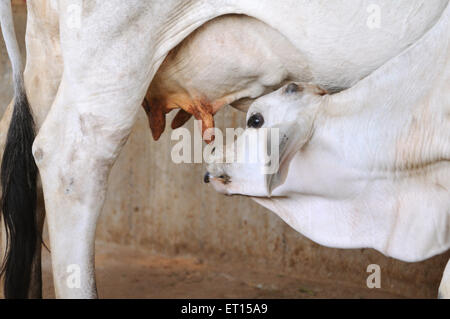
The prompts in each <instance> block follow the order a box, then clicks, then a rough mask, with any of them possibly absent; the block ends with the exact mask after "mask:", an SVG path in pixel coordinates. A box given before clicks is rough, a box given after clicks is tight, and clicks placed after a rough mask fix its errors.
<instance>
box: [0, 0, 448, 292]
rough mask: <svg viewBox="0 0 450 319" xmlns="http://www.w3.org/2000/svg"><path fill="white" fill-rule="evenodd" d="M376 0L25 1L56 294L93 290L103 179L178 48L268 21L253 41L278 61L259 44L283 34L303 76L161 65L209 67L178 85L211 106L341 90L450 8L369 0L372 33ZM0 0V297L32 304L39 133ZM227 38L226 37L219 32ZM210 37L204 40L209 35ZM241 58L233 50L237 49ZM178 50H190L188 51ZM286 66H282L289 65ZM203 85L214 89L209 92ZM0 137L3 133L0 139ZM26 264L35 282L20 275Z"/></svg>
mask: <svg viewBox="0 0 450 319" xmlns="http://www.w3.org/2000/svg"><path fill="white" fill-rule="evenodd" d="M372 2H373V1H363V0H360V1H358V2H353V3H352V4H349V3H348V2H347V1H335V2H330V1H319V0H317V1H314V2H311V1H294V0H286V1H279V2H276V3H274V2H273V1H270V0H264V1H258V2H256V1H251V0H245V1H243V0H240V1H238V0H215V1H201V0H192V1H188V2H181V1H175V0H171V1H164V2H163V3H158V4H155V3H154V2H152V1H138V0H130V1H119V0H110V1H107V2H106V1H105V2H97V1H73V0H72V1H69V0H60V1H28V9H29V11H28V23H29V25H28V27H27V38H26V42H27V65H26V68H25V88H26V93H27V95H28V97H29V100H30V104H31V105H30V106H31V108H32V111H33V115H34V120H35V122H36V126H37V127H38V128H40V130H39V134H38V135H37V137H36V139H35V141H34V144H33V155H34V159H35V160H36V163H37V166H38V167H39V172H40V176H41V179H42V185H43V189H44V193H45V207H46V212H47V217H48V218H47V221H48V226H49V234H50V244H51V250H52V263H53V274H54V282H55V289H56V295H57V296H58V297H73V298H76V297H79V298H86V297H96V295H97V293H96V287H95V277H94V262H93V261H94V235H95V227H96V221H97V217H98V214H99V212H100V209H101V207H102V205H103V201H104V195H105V191H106V185H107V177H108V174H109V171H110V168H111V166H112V164H113V163H114V161H115V159H116V158H117V155H118V153H119V152H120V150H121V147H122V146H123V144H124V143H125V141H126V139H127V137H128V135H129V133H130V130H131V127H132V125H133V123H134V122H135V117H136V114H137V110H138V108H139V107H140V104H141V101H142V100H143V98H144V96H145V94H146V91H147V89H148V87H149V85H150V83H151V82H152V79H153V78H154V76H155V73H156V72H157V70H158V69H159V67H160V65H161V64H162V62H163V61H164V59H165V58H166V56H168V55H169V52H170V51H171V50H172V49H173V48H174V47H175V46H176V45H177V44H179V43H180V42H181V41H182V40H183V39H185V38H186V37H187V36H188V35H189V34H191V33H192V32H193V31H194V30H195V29H196V28H198V27H199V26H201V25H204V24H205V23H206V22H208V21H210V20H213V19H214V18H216V17H219V16H223V15H226V14H243V15H246V16H249V17H253V18H254V19H256V20H257V21H260V22H262V23H264V24H265V27H264V28H266V29H267V26H270V28H271V29H273V30H276V31H277V32H274V31H273V30H272V31H270V32H271V34H272V36H270V37H267V38H266V41H267V42H261V45H263V46H264V47H265V48H267V49H268V50H269V51H268V53H269V54H268V55H267V57H269V58H271V57H273V58H279V56H278V54H279V52H274V51H270V50H272V49H273V46H271V45H268V44H267V43H270V42H272V41H273V40H275V39H274V38H273V36H275V37H276V40H278V39H280V38H279V35H282V37H283V39H282V42H283V45H285V43H287V42H289V45H290V46H292V48H293V52H298V55H296V54H294V55H292V58H293V61H291V62H290V64H297V65H301V66H302V69H301V72H297V73H296V74H297V75H296V74H295V72H291V73H292V74H294V77H293V78H290V77H289V76H291V75H292V74H291V73H289V72H288V73H289V74H288V75H289V76H287V75H286V74H284V72H281V76H280V77H278V78H275V79H273V78H271V77H270V75H271V72H272V71H273V69H272V68H268V69H264V68H262V69H258V70H257V71H258V72H256V75H257V76H254V77H250V78H247V79H246V81H238V82H239V85H238V86H237V87H235V86H234V85H232V84H233V83H232V84H231V85H230V84H229V83H228V84H227V85H223V84H224V83H226V82H225V80H227V79H230V77H233V76H234V77H236V76H237V79H238V80H239V79H241V78H242V79H245V77H246V75H248V71H249V70H248V69H244V68H242V64H240V63H241V62H242V61H240V59H236V55H234V56H233V57H232V58H233V59H232V60H227V54H226V53H227V52H229V51H227V50H223V51H220V50H217V51H218V52H219V53H222V54H217V53H218V52H217V51H214V50H211V51H210V52H211V53H212V54H207V55H206V57H205V59H203V60H201V61H202V62H205V63H207V64H205V65H204V67H202V64H201V62H199V61H198V60H197V62H196V63H191V64H189V63H188V64H187V65H189V66H190V67H189V68H188V69H187V70H186V69H177V67H176V66H175V64H172V65H171V64H170V63H169V64H167V65H166V67H167V70H175V71H176V72H175V75H174V76H175V77H178V78H180V77H179V76H180V74H184V75H185V76H186V74H189V72H193V71H196V72H197V71H198V70H202V72H203V71H206V70H208V71H209V72H211V70H213V73H211V74H209V77H203V76H202V77H200V78H197V79H196V81H198V82H196V83H194V84H195V85H192V86H191V85H188V84H187V83H186V84H182V85H179V86H178V87H176V90H180V89H185V90H186V91H187V92H188V95H189V97H190V98H191V99H192V100H193V101H196V100H197V94H199V93H200V96H206V97H209V101H208V103H214V102H216V100H223V99H224V98H225V97H229V98H228V99H226V102H227V103H233V102H235V101H234V99H242V98H256V97H258V96H259V95H261V94H264V93H266V92H267V90H268V89H274V88H278V87H279V86H281V85H282V84H283V83H284V82H285V81H286V80H304V79H305V78H306V79H308V78H310V79H311V80H314V81H316V82H317V83H319V84H321V85H324V86H330V87H340V88H342V87H347V86H349V85H351V84H353V83H355V82H356V81H358V80H359V79H360V78H362V77H364V76H366V75H367V74H369V73H370V72H372V71H373V70H374V69H376V68H377V67H379V66H380V65H382V64H383V63H384V62H385V61H387V60H389V59H390V58H392V57H393V56H395V55H397V54H398V53H399V52H401V51H403V50H404V49H405V48H406V47H408V46H409V45H411V44H412V43H414V42H415V41H416V40H417V39H418V38H420V37H421V36H422V35H423V34H424V33H425V32H426V31H427V30H428V29H429V28H431V27H432V26H433V25H434V24H435V22H436V21H437V19H438V18H439V16H440V15H441V13H442V11H443V9H444V8H445V7H446V6H447V4H448V1H447V0H434V1H425V0H414V1H410V0H402V1H398V2H395V3H392V2H391V1H388V0H380V1H378V2H377V4H378V6H379V9H381V13H382V14H381V17H382V19H383V20H382V21H381V22H380V23H381V24H380V28H379V29H377V28H375V29H373V28H371V27H369V26H368V24H367V22H368V18H369V17H370V12H367V9H368V8H369V6H370V5H371V4H372ZM0 5H1V7H0V21H1V25H2V31H3V33H4V34H5V40H6V44H7V48H8V52H9V54H10V57H11V60H12V62H13V65H14V66H15V67H14V71H15V72H14V74H15V83H16V88H17V89H16V95H15V96H16V98H15V101H14V104H11V106H10V108H9V109H8V111H7V112H6V115H5V117H4V121H3V120H2V124H4V123H9V121H10V120H11V119H12V121H11V123H12V124H11V126H10V128H9V132H8V140H7V142H6V147H5V155H4V157H3V163H2V191H3V194H2V197H3V202H2V208H3V215H4V216H5V217H6V218H5V220H6V222H7V224H8V223H9V224H8V229H9V230H10V233H9V234H8V239H9V245H10V246H9V254H8V258H9V259H8V262H7V264H6V266H7V267H6V283H5V286H6V289H5V293H6V295H7V296H9V297H25V296H27V295H28V296H38V295H39V291H38V290H39V289H36V288H35V287H36V285H33V280H36V278H40V277H39V276H40V274H38V272H39V260H38V259H39V257H38V254H36V253H35V251H36V249H35V248H36V247H35V246H37V247H38V249H40V244H39V233H40V231H41V230H40V228H41V226H42V220H43V215H42V213H40V214H38V216H37V217H36V216H35V214H34V212H33V210H34V207H33V206H34V205H35V204H34V203H35V198H34V195H33V194H34V188H35V186H34V183H35V177H34V175H35V168H34V164H33V160H32V158H31V157H30V150H31V143H32V141H33V135H32V133H33V130H32V128H33V125H32V119H31V116H30V107H29V106H28V104H27V103H26V100H25V92H24V85H23V81H22V80H21V69H22V68H21V65H20V64H19V63H18V61H19V54H18V51H17V50H16V49H15V39H14V36H13V33H14V32H13V28H12V24H11V13H10V11H11V10H10V7H9V1H8V0H0ZM260 24H261V23H259V25H260ZM236 29H238V27H236ZM223 30H224V32H226V30H227V28H223ZM256 33H257V32H254V33H253V35H255V34H256ZM215 34H217V32H216V33H215ZM243 34H252V32H249V31H247V32H243ZM278 34H279V35H278ZM251 39H254V38H253V37H252V38H251ZM251 39H250V38H248V37H243V38H242V39H240V41H241V42H244V44H245V40H248V41H250V40H251ZM258 39H263V38H261V37H259V38H258ZM207 40H210V39H208V38H207V37H206V38H204V41H207ZM243 40H244V41H243ZM200 42H201V41H200ZM203 43H204V42H203ZM210 43H212V44H220V43H221V39H220V38H217V37H216V38H215V39H214V41H210ZM230 43H233V42H232V41H228V42H227V41H225V44H227V45H230ZM256 43H257V42H256ZM200 44H201V43H200ZM200 44H199V45H200ZM194 47H195V46H194ZM211 47H212V48H215V47H216V46H214V45H212V46H211ZM243 49H244V51H245V46H244V47H243ZM282 51H283V50H282ZM172 52H173V51H172ZM182 52H183V50H182V51H181V53H182ZM186 52H187V51H186ZM204 52H205V51H203V53H204ZM256 52H258V50H256ZM282 53H283V52H282ZM235 54H238V56H239V52H237V53H236V52H235ZM181 56H184V54H183V53H182V54H181ZM186 56H192V52H191V53H189V52H188V53H186ZM194 56H195V55H194ZM216 57H217V58H218V60H215V58H216ZM256 57H257V59H259V57H260V56H259V55H257V56H256ZM174 59H175V60H176V59H177V57H174ZM282 60H284V59H282ZM181 61H184V60H183V59H181ZM218 61H219V63H218ZM230 61H234V62H232V63H230V64H229V65H230V66H229V67H227V69H221V68H220V66H221V65H223V64H222V63H221V62H230ZM52 63H54V64H55V65H56V67H53V66H52ZM283 63H284V64H283ZM283 63H281V65H280V68H281V69H287V70H291V69H289V68H286V64H285V63H286V62H283ZM261 65H264V64H261ZM261 65H259V64H258V68H259V67H260V66H261ZM233 66H234V67H233ZM244 66H245V65H244ZM228 68H230V69H229V70H228ZM254 68H255V67H253V69H252V68H250V71H251V70H253V71H254ZM190 70H193V71H190ZM214 70H217V73H215V72H214ZM224 70H228V71H227V72H224ZM162 71H163V72H162V74H161V75H160V77H158V78H159V79H161V82H159V83H162V84H163V85H162V86H160V89H159V90H157V91H156V92H159V93H161V92H163V91H164V88H165V85H166V84H167V83H169V84H170V83H171V82H170V77H166V76H165V75H164V68H162ZM186 71H187V73H183V72H186ZM277 71H279V70H277ZM180 72H181V73H180ZM239 72H241V73H239ZM305 74H306V75H305ZM268 75H269V76H268ZM205 78H208V79H213V80H214V81H217V82H214V83H211V82H207V83H206V84H207V85H206V84H205V83H204V81H205V80H204V79H205ZM202 81H203V82H202ZM155 83H158V80H156V82H155ZM189 84H192V82H191V83H189ZM211 84H212V85H211ZM221 85H223V86H221ZM36 88H38V89H36ZM218 88H219V89H218ZM249 88H250V89H249ZM193 89H197V91H198V89H200V92H195V90H193ZM236 92H239V94H235V93H236ZM169 93H170V92H169ZM175 93H176V92H175ZM155 94H156V93H155ZM233 96H234V98H230V97H233ZM50 106H51V109H50ZM180 106H181V107H182V108H183V109H189V108H187V106H186V105H180ZM151 107H152V106H151V105H150V109H151ZM49 109H50V111H49ZM194 109H195V108H194ZM48 111H49V113H48V115H47V112H48ZM192 113H194V115H195V112H194V111H192ZM42 123H43V124H42ZM41 125H42V126H41ZM3 134H4V132H0V137H4V135H3ZM1 142H2V141H1V140H0V143H1ZM35 223H37V224H38V227H37V228H38V230H37V231H36V230H35V227H34V224H35ZM11 230H13V231H12V232H11ZM21 245H24V246H23V247H22V246H21ZM33 260H34V261H33ZM31 263H33V265H31ZM8 265H9V266H8ZM13 265H14V267H13ZM73 265H76V267H79V270H80V271H81V274H82V276H81V285H80V287H79V288H76V287H75V288H74V287H69V286H68V285H66V279H67V276H68V275H69V273H68V269H72V268H70V267H72V266H73ZM8 267H9V268H8ZM30 269H32V271H33V274H32V276H31V281H32V285H31V287H29V282H30V278H27V275H26V274H27V273H29V271H30ZM24 274H25V275H24ZM37 286H38V285H37Z"/></svg>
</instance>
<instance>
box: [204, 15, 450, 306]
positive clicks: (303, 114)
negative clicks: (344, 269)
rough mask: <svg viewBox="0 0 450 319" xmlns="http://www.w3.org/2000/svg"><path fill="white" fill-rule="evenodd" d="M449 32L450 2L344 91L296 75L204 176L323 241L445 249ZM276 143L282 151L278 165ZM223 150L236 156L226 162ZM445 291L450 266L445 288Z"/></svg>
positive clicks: (253, 112)
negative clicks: (423, 30)
mask: <svg viewBox="0 0 450 319" xmlns="http://www.w3.org/2000/svg"><path fill="white" fill-rule="evenodd" d="M449 34H450V7H449V8H447V9H446V11H445V12H444V14H443V15H442V17H441V19H440V20H439V22H438V23H437V24H436V25H435V26H434V27H433V28H432V29H431V30H430V31H429V32H427V34H426V35H424V36H423V37H422V38H421V39H420V40H419V41H418V42H417V43H415V45H414V46H412V47H410V48H409V49H407V50H405V51H404V52H403V53H402V54H400V55H399V56H397V57H395V58H393V59H391V60H390V61H388V62H387V63H386V64H384V65H383V66H382V67H380V68H379V69H377V70H376V71H374V72H373V73H372V74H371V75H369V76H368V77H366V78H365V79H363V80H361V81H359V82H358V83H357V84H356V85H354V86H353V87H351V88H349V89H347V90H344V91H342V92H340V93H336V94H331V95H330V94H323V91H321V90H320V88H317V87H316V86H315V85H311V84H304V83H291V84H289V85H287V86H285V87H283V88H280V89H278V90H277V91H275V92H273V93H270V94H268V95H265V96H262V97H260V98H258V99H256V100H255V101H254V102H253V103H252V104H251V106H250V108H249V110H248V113H247V128H246V129H245V131H244V132H243V133H242V135H240V136H239V138H238V139H237V140H236V142H233V143H232V144H229V145H227V149H225V150H221V151H218V150H217V149H216V151H215V152H214V154H213V155H211V156H212V158H210V159H209V160H208V161H209V162H211V164H209V165H208V168H207V169H208V172H207V173H206V176H205V182H209V183H211V184H212V185H213V187H214V188H215V189H216V190H217V191H219V192H221V193H224V194H227V195H234V194H241V195H247V196H251V197H253V198H254V199H255V201H256V202H258V203H259V204H261V205H263V206H265V207H266V208H268V209H270V210H271V211H273V212H275V213H276V214H277V215H278V216H280V217H281V218H282V219H283V220H284V221H285V222H286V223H288V224H289V225H290V226H291V227H293V228H294V229H295V230H297V231H298V232H300V233H302V234H303V235H305V236H307V237H308V238H310V239H312V240H313V241H315V242H317V243H319V244H322V245H325V246H329V247H336V248H374V249H376V250H378V251H380V252H381V253H383V254H385V255H386V256H390V257H393V258H396V259H400V260H403V261H407V262H417V261H421V260H424V259H427V258H430V257H432V256H434V255H436V254H440V253H442V252H445V251H447V250H448V249H449V247H450V37H449ZM425 55H427V58H424V56H425ZM264 131H270V132H271V133H270V134H269V132H266V134H265V135H263V134H261V132H264ZM258 132H259V133H260V135H256V136H257V137H258V136H260V138H259V139H258V141H257V143H255V142H253V143H250V142H249V141H250V138H251V137H252V136H255V134H256V133H258ZM272 132H277V134H273V135H272ZM264 145H266V147H263V146H264ZM274 145H275V146H274ZM218 146H219V145H218ZM230 149H231V150H232V151H230ZM268 149H270V150H273V149H275V151H277V152H278V153H277V154H278V156H277V158H276V160H277V162H278V163H279V165H278V166H277V167H275V169H271V170H269V168H270V166H271V165H272V164H273V163H272V161H271V162H269V161H268V160H267V154H266V153H268V152H267V150H268ZM227 150H228V151H229V152H231V153H232V154H234V157H232V158H234V159H236V158H239V160H234V161H233V162H231V161H228V162H227V161H226V158H225V155H226V153H227ZM252 153H257V154H258V155H259V156H253V157H250V155H249V154H252ZM238 154H241V155H240V156H241V157H238ZM242 154H243V155H242ZM245 154H247V155H245ZM265 155H266V156H265ZM250 159H253V161H251V160H250ZM271 159H272V160H273V158H271ZM449 292H450V262H449V263H448V264H447V267H446V270H445V272H444V276H443V278H442V281H441V284H440V288H439V296H440V297H442V298H450V295H449Z"/></svg>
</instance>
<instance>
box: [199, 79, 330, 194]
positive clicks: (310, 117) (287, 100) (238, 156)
mask: <svg viewBox="0 0 450 319" xmlns="http://www.w3.org/2000/svg"><path fill="white" fill-rule="evenodd" d="M325 93H326V92H325V91H324V90H323V89H321V88H319V87H317V86H315V85H310V84H297V83H291V84H289V85H287V86H284V87H282V88H280V89H279V90H277V91H275V92H273V93H271V94H268V95H265V96H263V97H261V98H259V99H257V100H255V102H253V103H252V105H251V106H250V108H249V110H248V113H247V128H246V129H245V130H244V132H243V133H242V134H241V135H240V136H239V137H238V138H237V139H236V141H235V142H234V143H232V144H229V145H226V147H225V150H224V151H219V152H217V151H216V152H214V154H213V155H212V156H211V158H208V159H207V162H208V163H210V164H209V165H208V168H207V170H208V171H207V173H206V175H205V182H210V183H211V184H212V185H213V186H214V188H215V189H216V190H217V191H219V192H222V193H225V194H228V195H231V194H243V195H249V196H262V197H267V196H269V197H270V196H271V194H272V191H273V190H274V189H275V188H276V187H277V186H279V185H281V184H282V183H283V182H284V180H285V178H286V176H287V172H288V168H289V163H290V161H291V159H292V157H293V156H294V155H295V154H296V153H297V152H298V151H299V150H300V149H301V148H302V147H303V146H304V145H305V144H307V143H308V141H309V139H310V138H311V136H312V132H313V129H314V119H315V116H316V114H317V111H318V109H319V108H318V106H319V104H320V101H321V100H322V96H323V95H324V94H325ZM230 154H231V160H230Z"/></svg>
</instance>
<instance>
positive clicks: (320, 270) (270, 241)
mask: <svg viewBox="0 0 450 319" xmlns="http://www.w3.org/2000/svg"><path fill="white" fill-rule="evenodd" d="M22 33H23V32H22ZM22 33H20V34H21V36H22ZM1 54H2V55H1V62H2V63H1V65H0V81H1V82H0V85H1V86H0V87H2V88H5V91H8V90H9V89H8V86H5V83H6V82H5V81H6V80H7V77H5V76H4V72H5V71H4V70H5V64H4V63H5V58H4V56H5V53H4V50H3V51H2V52H1ZM8 94H10V93H8ZM5 96H7V94H5V93H3V92H2V94H0V101H1V103H0V104H1V106H4V105H5V104H6V103H7V102H8V100H9V98H8V97H5ZM216 121H217V124H218V126H219V127H236V126H243V125H244V124H245V123H244V114H242V113H239V112H238V111H235V110H233V109H231V108H227V109H225V110H222V111H221V112H220V113H219V114H218V115H217V117H216ZM187 127H189V128H190V129H192V128H193V123H192V121H190V122H189V123H187ZM170 133H171V131H170V130H168V131H166V132H165V134H164V135H163V136H162V138H161V140H160V141H158V142H154V141H153V140H152V138H151V134H150V130H149V128H148V124H147V121H146V117H145V114H144V112H141V113H140V116H139V119H138V121H137V123H136V125H135V127H134V129H133V132H132V134H131V136H130V138H129V140H128V143H127V144H126V146H125V149H124V151H123V152H122V154H121V155H120V157H119V159H118V161H117V163H116V165H115V166H114V168H113V171H112V173H111V176H110V183H109V191H108V195H107V201H106V204H105V207H104V209H103V213H102V215H101V218H100V220H99V225H98V231H97V239H98V240H99V241H106V242H114V243H118V244H122V245H128V246H134V247H139V248H143V249H146V250H148V251H149V253H150V252H156V253H163V254H167V255H194V256H197V257H199V258H203V259H207V260H213V261H219V262H230V263H234V262H242V263H245V264H247V265H248V267H252V268H259V269H266V270H267V271H268V272H279V273H289V274H295V275H298V276H299V277H305V278H309V277H314V278H318V279H319V280H323V281H341V282H346V283H350V284H353V285H357V286H360V287H365V284H366V278H367V275H368V274H367V273H366V267H367V265H369V264H372V263H376V264H379V265H380V266H381V270H382V287H383V288H384V289H387V290H389V291H392V292H395V293H398V294H401V295H404V296H410V297H435V296H436V293H437V287H438V285H439V280H440V277H441V275H442V272H443V269H444V267H445V263H446V261H447V260H448V258H449V257H450V252H447V253H446V254H444V255H441V256H437V257H434V258H432V259H430V260H427V261H425V262H422V263H415V264H408V263H404V262H400V261H396V260H393V259H391V258H387V257H384V256H382V255H381V254H380V253H378V252H376V251H374V250H371V249H356V250H339V249H331V248H326V247H322V246H319V245H317V244H315V243H313V242H311V241H310V240H308V239H307V238H305V237H303V236H302V235H300V234H299V233H297V232H295V231H294V230H292V229H291V228H290V227H289V226H287V225H286V224H285V223H284V222H283V221H282V220H281V219H279V218H278V217H277V216H276V215H274V214H273V213H271V212H270V211H268V210H266V209H264V208H262V207H260V206H259V205H257V204H256V203H254V202H253V201H252V200H251V199H249V198H245V197H225V196H223V195H219V194H217V193H216V192H215V191H213V190H212V189H211V187H210V186H209V187H208V185H204V184H203V182H202V176H203V174H204V172H205V169H204V167H203V165H202V164H179V165H177V164H174V163H173V162H172V161H171V158H170V151H171V147H172V146H173V145H174V144H175V142H174V141H171V140H170Z"/></svg>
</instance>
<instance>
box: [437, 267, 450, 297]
mask: <svg viewBox="0 0 450 319" xmlns="http://www.w3.org/2000/svg"><path fill="white" fill-rule="evenodd" d="M438 297H439V298H440V299H450V259H449V260H448V262H447V266H446V267H445V270H444V275H443V276H442V280H441V284H440V285H439V294H438Z"/></svg>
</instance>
